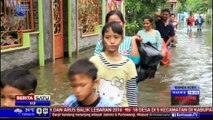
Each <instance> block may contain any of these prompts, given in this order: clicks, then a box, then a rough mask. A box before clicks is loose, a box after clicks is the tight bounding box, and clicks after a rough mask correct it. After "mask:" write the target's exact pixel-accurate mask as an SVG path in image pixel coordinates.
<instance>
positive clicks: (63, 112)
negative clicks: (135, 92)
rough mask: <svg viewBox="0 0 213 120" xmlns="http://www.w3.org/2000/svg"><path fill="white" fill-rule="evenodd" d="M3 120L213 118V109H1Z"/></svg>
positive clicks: (0, 114) (0, 115)
mask: <svg viewBox="0 0 213 120" xmlns="http://www.w3.org/2000/svg"><path fill="white" fill-rule="evenodd" d="M0 117H1V118H49V117H151V118H153V117H154V118H159V117H162V118H213V108H212V107H120V108H114V107H110V108H98V107H96V108H94V107H89V108H88V107H77V108H49V107H36V108H32V107H30V108H0Z"/></svg>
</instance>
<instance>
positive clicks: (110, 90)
mask: <svg viewBox="0 0 213 120" xmlns="http://www.w3.org/2000/svg"><path fill="white" fill-rule="evenodd" d="M90 61H91V62H93V63H94V64H95V66H96V67H97V69H98V79H100V85H99V87H98V89H97V92H98V94H99V95H100V96H102V97H106V98H108V99H109V100H111V101H112V102H113V103H114V104H115V105H116V106H119V107H129V106H137V94H136V79H137V72H136V68H135V65H134V63H133V62H132V61H131V60H130V59H129V58H127V57H125V56H123V57H122V60H121V61H119V62H112V61H110V60H109V59H107V57H106V56H105V54H104V53H101V54H100V55H96V56H93V57H91V58H90Z"/></svg>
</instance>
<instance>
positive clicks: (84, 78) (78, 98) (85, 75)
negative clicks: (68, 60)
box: [64, 59, 114, 107]
mask: <svg viewBox="0 0 213 120" xmlns="http://www.w3.org/2000/svg"><path fill="white" fill-rule="evenodd" d="M97 72H98V70H97V68H96V67H95V65H94V64H93V63H92V62H90V61H89V60H88V59H80V60H78V61H77V62H75V63H74V64H72V65H71V66H70V68H69V71H68V78H69V80H70V85H71V88H72V92H73V93H74V95H71V96H69V97H68V98H67V99H66V100H65V101H64V107H113V106H114V104H113V103H111V102H110V101H108V100H107V99H106V98H103V97H99V96H98V95H96V94H95V93H94V92H93V89H95V88H96V87H97V86H98V85H99V80H98V79H97Z"/></svg>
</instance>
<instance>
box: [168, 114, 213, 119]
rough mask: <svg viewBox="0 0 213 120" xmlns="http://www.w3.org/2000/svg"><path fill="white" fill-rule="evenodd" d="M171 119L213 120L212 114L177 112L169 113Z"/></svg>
mask: <svg viewBox="0 0 213 120" xmlns="http://www.w3.org/2000/svg"><path fill="white" fill-rule="evenodd" d="M171 117H172V118H189V119H190V118H213V113H202V112H201V113H197V112H183V113H182V112H178V113H171Z"/></svg>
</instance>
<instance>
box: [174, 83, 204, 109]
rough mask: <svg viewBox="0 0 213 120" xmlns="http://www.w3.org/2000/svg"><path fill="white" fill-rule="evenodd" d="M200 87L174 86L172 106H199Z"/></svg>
mask: <svg viewBox="0 0 213 120" xmlns="http://www.w3.org/2000/svg"><path fill="white" fill-rule="evenodd" d="M199 97H200V88H199V86H198V85H172V86H171V105H199Z"/></svg>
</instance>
